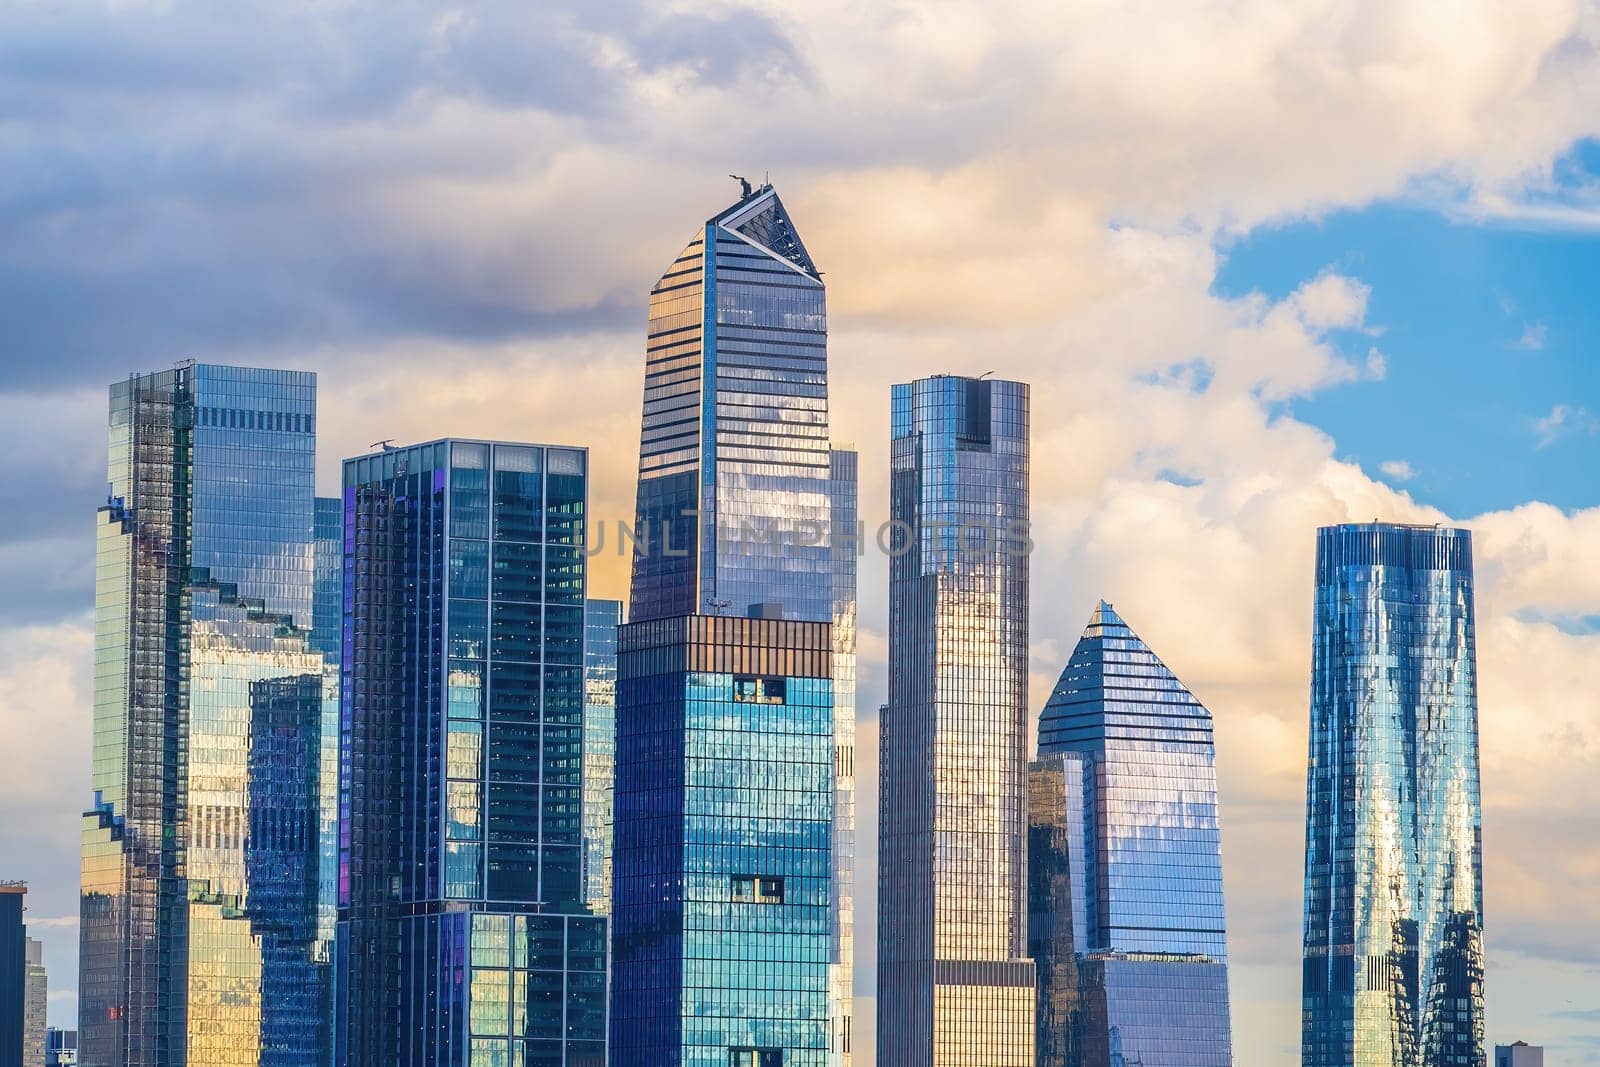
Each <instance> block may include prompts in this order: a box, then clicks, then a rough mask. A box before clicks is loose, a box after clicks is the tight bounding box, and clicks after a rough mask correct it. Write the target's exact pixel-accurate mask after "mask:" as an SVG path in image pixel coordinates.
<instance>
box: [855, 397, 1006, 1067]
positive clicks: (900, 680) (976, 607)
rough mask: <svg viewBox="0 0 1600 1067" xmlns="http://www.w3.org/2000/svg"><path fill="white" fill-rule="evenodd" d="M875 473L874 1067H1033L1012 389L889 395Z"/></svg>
mask: <svg viewBox="0 0 1600 1067" xmlns="http://www.w3.org/2000/svg"><path fill="white" fill-rule="evenodd" d="M891 464H892V465H891V471H890V479H891V481H890V509H891V528H892V531H893V533H894V536H895V538H896V540H895V541H894V542H893V543H892V544H891V545H890V546H889V551H890V556H891V559H890V567H889V576H890V577H889V700H888V704H887V706H886V708H885V710H884V712H883V720H882V727H881V729H882V735H881V739H880V746H881V751H880V762H881V785H880V793H879V842H880V843H879V865H878V1063H879V1064H880V1065H882V1067H933V1065H937V1067H1018V1065H1027V1064H1032V1063H1033V1062H1034V1037H1035V1035H1034V1011H1035V1003H1034V1000H1035V973H1034V965H1033V962H1032V961H1031V960H1030V959H1029V958H1028V957H1027V927H1026V907H1027V885H1026V873H1027V872H1026V870H1025V865H1024V835H1025V831H1026V827H1027V810H1026V808H1027V797H1026V786H1027V769H1028V760H1027V742H1028V709H1027V686H1028V551H1029V548H1030V544H1029V540H1028V518H1029V515H1028V387H1027V386H1026V385H1024V384H1022V383H1020V382H1006V381H990V380H983V379H973V378H962V377H955V376H941V377H935V378H925V379H922V380H920V381H917V382H914V383H911V384H909V385H897V386H895V387H894V391H893V412H892V440H891Z"/></svg>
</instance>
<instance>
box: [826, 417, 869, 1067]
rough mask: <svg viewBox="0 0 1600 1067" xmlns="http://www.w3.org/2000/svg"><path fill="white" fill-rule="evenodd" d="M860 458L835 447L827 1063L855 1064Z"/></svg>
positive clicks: (836, 1065) (839, 1066)
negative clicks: (831, 923) (831, 818)
mask: <svg viewBox="0 0 1600 1067" xmlns="http://www.w3.org/2000/svg"><path fill="white" fill-rule="evenodd" d="M859 466H860V464H859V457H858V456H857V454H856V452H855V450H854V449H849V448H835V449H834V450H833V463H832V475H831V480H832V489H831V492H832V495H833V523H832V526H833V528H832V536H833V770H834V783H833V913H832V918H833V946H832V959H831V962H832V971H831V974H830V976H829V986H830V989H831V992H830V999H829V1006H828V1017H829V1023H830V1026H831V1027H832V1034H833V1036H832V1038H831V1039H830V1044H831V1051H832V1053H833V1055H832V1058H831V1060H830V1063H831V1067H850V1064H851V1063H853V1062H854V1059H853V1052H854V1048H853V1043H854V1040H855V1038H854V1030H855V1018H854V1010H853V1009H854V1003H855V992H854V982H855V958H856V946H855V941H856V900H855V858H856V573H857V569H858V568H857V562H858V560H859V558H860V553H861V552H862V550H863V544H862V542H863V540H864V531H863V530H862V528H861V521H860V518H859V507H858V504H857V489H856V482H857V469H858V467H859Z"/></svg>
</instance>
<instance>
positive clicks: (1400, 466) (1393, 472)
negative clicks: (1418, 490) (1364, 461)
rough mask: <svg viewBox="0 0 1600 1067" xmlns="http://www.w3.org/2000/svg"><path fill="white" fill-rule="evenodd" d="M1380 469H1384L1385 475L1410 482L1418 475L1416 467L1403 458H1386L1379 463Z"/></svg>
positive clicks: (1399, 480)
mask: <svg viewBox="0 0 1600 1067" xmlns="http://www.w3.org/2000/svg"><path fill="white" fill-rule="evenodd" d="M1378 470H1380V471H1382V472H1383V474H1384V476H1385V477H1387V478H1391V479H1393V480H1394V481H1397V482H1409V481H1410V480H1411V479H1413V478H1415V477H1416V476H1417V471H1416V468H1415V467H1413V466H1412V465H1411V464H1410V463H1408V462H1406V461H1405V460H1403V459H1389V460H1384V461H1383V462H1382V463H1380V464H1378Z"/></svg>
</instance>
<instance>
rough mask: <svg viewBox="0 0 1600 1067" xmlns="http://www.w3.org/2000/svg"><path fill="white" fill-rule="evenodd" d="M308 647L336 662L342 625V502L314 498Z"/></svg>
mask: <svg viewBox="0 0 1600 1067" xmlns="http://www.w3.org/2000/svg"><path fill="white" fill-rule="evenodd" d="M311 582H312V586H311V647H312V648H314V649H316V650H317V651H318V652H320V653H322V658H323V659H324V660H325V661H326V662H328V663H332V664H335V665H337V664H338V662H339V651H340V649H339V635H340V628H341V627H342V626H343V625H344V501H342V500H340V499H339V498H338V497H336V496H319V497H317V498H316V510H315V512H314V513H313V526H312V549H311Z"/></svg>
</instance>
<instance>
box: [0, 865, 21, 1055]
mask: <svg viewBox="0 0 1600 1067" xmlns="http://www.w3.org/2000/svg"><path fill="white" fill-rule="evenodd" d="M27 894H28V887H27V885H26V884H24V883H22V882H0V1067H21V1064H22V1043H23V1034H24V1033H25V1032H26V1029H27V1028H26V1024H25V1021H24V1019H25V1009H26V1006H27V1002H28V928H27V927H26V926H24V925H23V922H22V913H23V901H24V899H25V898H26V897H27Z"/></svg>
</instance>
